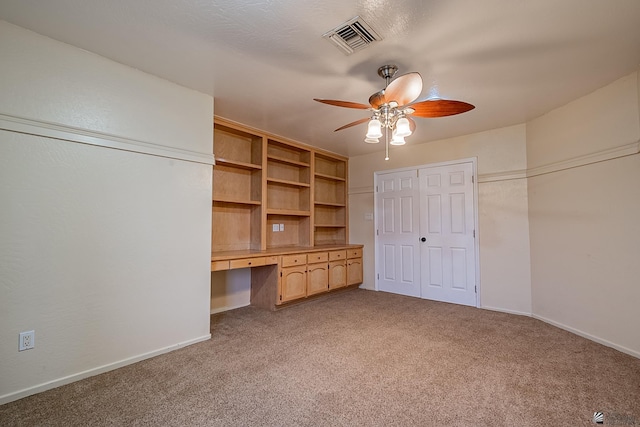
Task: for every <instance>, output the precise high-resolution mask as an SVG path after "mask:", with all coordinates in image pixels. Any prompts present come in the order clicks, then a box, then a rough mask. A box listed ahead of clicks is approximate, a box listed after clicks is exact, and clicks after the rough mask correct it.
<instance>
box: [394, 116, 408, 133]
mask: <svg viewBox="0 0 640 427" xmlns="http://www.w3.org/2000/svg"><path fill="white" fill-rule="evenodd" d="M394 135H397V136H399V137H402V138H404V137H405V136H410V135H411V127H410V126H409V119H407V118H406V117H401V118H399V119H398V121H397V122H396V127H395V132H394Z"/></svg>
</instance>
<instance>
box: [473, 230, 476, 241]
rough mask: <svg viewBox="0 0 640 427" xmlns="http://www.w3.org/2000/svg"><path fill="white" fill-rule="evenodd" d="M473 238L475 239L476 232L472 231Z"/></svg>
mask: <svg viewBox="0 0 640 427" xmlns="http://www.w3.org/2000/svg"><path fill="white" fill-rule="evenodd" d="M473 238H474V239H475V238H476V230H473Z"/></svg>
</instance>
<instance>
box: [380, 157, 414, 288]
mask: <svg viewBox="0 0 640 427" xmlns="http://www.w3.org/2000/svg"><path fill="white" fill-rule="evenodd" d="M377 187H378V188H377V191H378V194H377V204H376V213H377V214H376V218H377V234H378V235H377V239H378V240H377V241H378V243H377V250H376V252H377V265H378V268H377V271H378V289H379V290H381V291H386V292H393V293H397V294H402V295H409V296H416V297H419V296H420V245H419V240H418V233H419V220H418V215H419V206H418V202H419V200H420V199H419V196H418V192H419V182H418V175H417V170H412V171H403V172H393V173H388V174H380V175H378V179H377Z"/></svg>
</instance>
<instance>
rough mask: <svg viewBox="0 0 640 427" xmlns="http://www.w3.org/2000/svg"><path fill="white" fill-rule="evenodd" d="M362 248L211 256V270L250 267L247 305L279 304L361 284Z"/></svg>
mask: <svg viewBox="0 0 640 427" xmlns="http://www.w3.org/2000/svg"><path fill="white" fill-rule="evenodd" d="M362 248H363V246H362V245H327V246H314V247H297V246H290V247H284V248H275V249H267V250H264V251H251V250H248V251H226V252H214V253H212V254H211V271H222V270H231V269H236V268H251V305H255V306H258V307H263V308H267V309H269V310H275V309H276V308H278V307H279V306H282V305H283V304H286V303H289V302H293V301H300V300H303V299H304V298H308V297H310V296H315V295H319V294H322V293H326V292H331V291H333V290H336V289H341V288H345V287H348V286H355V285H359V284H361V283H362V277H363V276H362Z"/></svg>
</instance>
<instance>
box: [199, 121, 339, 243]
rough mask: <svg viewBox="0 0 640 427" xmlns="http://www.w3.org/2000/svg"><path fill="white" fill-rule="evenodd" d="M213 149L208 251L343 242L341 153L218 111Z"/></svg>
mask: <svg viewBox="0 0 640 427" xmlns="http://www.w3.org/2000/svg"><path fill="white" fill-rule="evenodd" d="M213 153H214V155H215V158H216V163H215V165H214V167H213V188H214V191H213V194H212V235H211V241H212V243H211V245H212V251H228V250H250V251H253V250H265V249H268V248H274V249H276V248H283V247H289V246H299V247H313V246H314V245H320V244H336V245H345V244H347V243H348V235H349V213H348V210H349V207H348V205H349V204H348V191H347V189H348V185H347V183H348V171H349V169H348V159H347V158H346V157H343V156H340V155H337V154H332V153H329V152H326V151H323V150H317V149H315V148H314V147H310V146H308V145H305V144H301V143H298V142H296V141H291V140H285V139H282V138H280V137H278V136H276V135H272V134H269V133H266V132H263V131H260V130H258V129H254V128H250V127H245V126H243V125H240V124H238V123H234V122H231V121H228V120H226V119H222V118H219V117H215V118H214V143H213ZM276 224H277V225H278V226H279V227H278V228H280V226H282V228H283V231H282V232H280V231H278V232H274V231H273V228H274V226H275V225H276Z"/></svg>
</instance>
